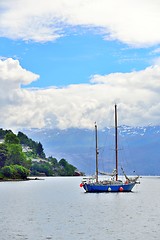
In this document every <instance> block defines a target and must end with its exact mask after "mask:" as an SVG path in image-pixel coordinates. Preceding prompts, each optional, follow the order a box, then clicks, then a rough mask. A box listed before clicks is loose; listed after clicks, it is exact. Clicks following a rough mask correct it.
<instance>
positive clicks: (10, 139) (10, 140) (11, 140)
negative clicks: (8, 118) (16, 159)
mask: <svg viewBox="0 0 160 240" xmlns="http://www.w3.org/2000/svg"><path fill="white" fill-rule="evenodd" d="M4 142H5V143H7V144H20V141H19V138H18V137H17V136H16V135H15V134H14V133H7V134H6V136H5V139H4Z"/></svg>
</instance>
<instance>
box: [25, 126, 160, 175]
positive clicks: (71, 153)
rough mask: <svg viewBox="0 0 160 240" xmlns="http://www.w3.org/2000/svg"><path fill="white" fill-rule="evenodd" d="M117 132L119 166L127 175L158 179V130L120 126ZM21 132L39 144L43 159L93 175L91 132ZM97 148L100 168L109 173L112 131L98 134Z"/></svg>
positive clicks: (108, 130)
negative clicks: (64, 162)
mask: <svg viewBox="0 0 160 240" xmlns="http://www.w3.org/2000/svg"><path fill="white" fill-rule="evenodd" d="M118 129H119V136H118V139H119V141H118V142H119V162H120V166H121V165H122V166H123V167H124V168H125V171H126V172H127V173H128V174H132V173H133V172H136V173H137V174H140V175H160V126H147V127H130V126H120V127H119V128H118ZM23 132H24V133H26V134H27V136H28V137H30V138H32V139H33V140H35V141H40V142H41V143H42V145H43V147H44V151H45V153H46V155H47V156H51V155H52V156H53V157H56V158H57V159H58V160H60V159H61V158H65V159H66V160H67V161H68V162H70V163H71V164H73V165H74V166H76V167H77V168H78V169H79V170H80V171H83V172H85V173H86V174H87V173H90V174H91V173H94V169H95V139H94V129H93V131H91V130H87V129H75V128H71V129H66V130H59V129H30V130H23ZM98 145H99V160H100V161H99V165H100V168H104V170H105V171H109V170H111V169H113V168H114V154H115V151H114V129H113V128H106V129H103V130H99V131H98ZM102 160H103V161H102ZM108 162H109V163H108ZM111 162H112V163H113V164H112V163H111ZM111 165H112V166H111Z"/></svg>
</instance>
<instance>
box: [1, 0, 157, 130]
mask: <svg viewBox="0 0 160 240" xmlns="http://www.w3.org/2000/svg"><path fill="white" fill-rule="evenodd" d="M159 12H160V1H159V0H141V1H139V0H52V1H50V0H45V1H44V0H34V1H33V0H0V127H1V128H4V129H8V128H11V129H21V128H60V129H67V128H72V127H74V128H88V129H92V128H93V127H94V122H95V121H96V122H97V124H98V126H99V128H104V127H107V126H112V125H113V124H114V119H113V112H114V104H115V103H116V104H117V106H118V121H119V124H120V125H122V124H124V125H129V126H147V125H159V124H160V33H159V26H160V14H159Z"/></svg>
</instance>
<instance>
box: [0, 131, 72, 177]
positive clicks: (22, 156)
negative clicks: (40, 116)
mask: <svg viewBox="0 0 160 240" xmlns="http://www.w3.org/2000/svg"><path fill="white" fill-rule="evenodd" d="M0 139H3V142H2V143H0V178H1V179H5V178H7V179H8V178H11V179H27V177H28V176H29V175H33V176H42V175H43V176H44V175H45V176H74V175H75V171H76V167H74V166H73V165H71V164H69V163H68V162H67V161H66V160H65V159H61V160H60V161H58V160H57V159H56V158H54V157H52V156H50V157H48V158H46V155H45V153H44V149H43V146H42V144H41V143H40V142H35V141H33V140H32V139H30V138H28V137H27V135H25V134H24V133H22V132H18V134H17V135H16V134H14V133H13V132H12V131H11V130H3V129H0ZM24 147H27V151H24V149H23V148H24ZM33 160H34V161H33Z"/></svg>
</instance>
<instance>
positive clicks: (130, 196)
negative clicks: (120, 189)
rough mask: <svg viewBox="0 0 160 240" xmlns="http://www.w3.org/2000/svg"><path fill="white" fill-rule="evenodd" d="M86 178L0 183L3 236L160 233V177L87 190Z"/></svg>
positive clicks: (118, 238)
mask: <svg viewBox="0 0 160 240" xmlns="http://www.w3.org/2000/svg"><path fill="white" fill-rule="evenodd" d="M80 181H81V178H79V177H78V178H76V177H75V178H72V177H71V178H68V177H66V178H65V177H55V178H45V180H42V181H26V182H1V183H0V240H12V239H13V240H14V239H15V240H25V239H29V240H45V239H54V240H61V239H62V240H81V239H83V240H105V239H108V240H112V239H114V240H135V239H140V240H143V239H145V240H152V239H157V240H159V239H160V178H158V177H143V178H142V179H141V184H140V185H136V186H135V188H134V191H133V193H99V194H97V193H84V191H83V189H82V188H80V187H79V183H80Z"/></svg>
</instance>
